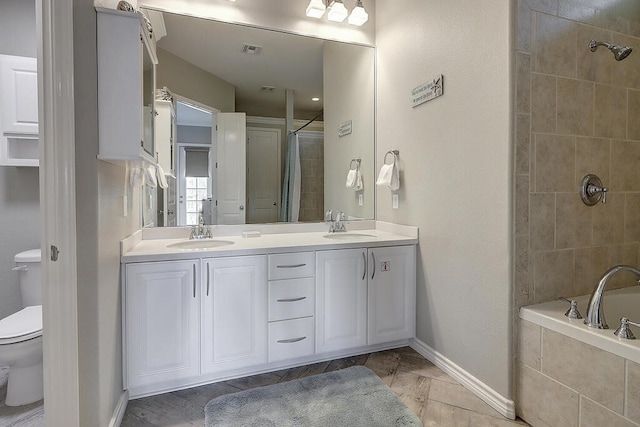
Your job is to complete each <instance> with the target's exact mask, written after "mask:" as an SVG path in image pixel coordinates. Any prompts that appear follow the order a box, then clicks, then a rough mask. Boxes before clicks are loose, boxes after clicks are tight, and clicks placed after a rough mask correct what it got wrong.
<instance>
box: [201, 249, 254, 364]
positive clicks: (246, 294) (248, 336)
mask: <svg viewBox="0 0 640 427" xmlns="http://www.w3.org/2000/svg"><path fill="white" fill-rule="evenodd" d="M202 268H203V277H202V309H203V323H202V333H203V337H202V345H203V348H202V370H203V373H212V372H220V371H223V370H228V369H236V368H242V367H246V366H252V365H257V364H260V363H266V361H267V257H266V256H265V255H261V256H242V257H231V258H208V259H203V260H202Z"/></svg>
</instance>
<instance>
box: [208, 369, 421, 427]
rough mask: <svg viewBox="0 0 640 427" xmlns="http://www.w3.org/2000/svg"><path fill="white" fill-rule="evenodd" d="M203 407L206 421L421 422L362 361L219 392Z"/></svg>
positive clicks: (298, 425)
mask: <svg viewBox="0 0 640 427" xmlns="http://www.w3.org/2000/svg"><path fill="white" fill-rule="evenodd" d="M204 412H205V426H206V427H222V426H225V427H226V426H229V427H231V426H233V427H294V426H295V427H316V426H317V427H328V426H349V427H392V426H416V427H421V426H422V423H421V422H420V420H419V419H418V417H416V416H415V415H414V414H413V413H412V412H411V411H410V410H409V408H407V407H406V406H405V405H404V404H403V403H402V401H400V399H399V398H398V396H396V394H395V393H394V392H393V391H392V390H391V389H390V388H389V387H387V385H386V384H385V383H383V382H382V380H381V379H380V378H378V376H377V375H376V374H375V373H373V372H372V371H371V370H370V369H368V368H365V367H363V366H353V367H351V368H347V369H343V370H340V371H334V372H327V373H324V374H320V375H315V376H311V377H306V378H300V379H297V380H293V381H288V382H284V383H279V384H274V385H270V386H265V387H260V388H255V389H252V390H246V391H242V392H239V393H233V394H227V395H224V396H220V397H217V398H215V399H213V400H211V401H210V402H209V403H207V405H206V406H205V408H204Z"/></svg>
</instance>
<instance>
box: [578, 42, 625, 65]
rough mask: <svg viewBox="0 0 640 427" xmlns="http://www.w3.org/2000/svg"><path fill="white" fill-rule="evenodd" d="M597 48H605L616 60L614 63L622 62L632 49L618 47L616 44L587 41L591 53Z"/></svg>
mask: <svg viewBox="0 0 640 427" xmlns="http://www.w3.org/2000/svg"><path fill="white" fill-rule="evenodd" d="M598 46H605V47H606V48H607V49H609V50H610V51H611V52H612V53H613V56H614V58H616V61H622V60H623V59H625V58H626V57H627V56H629V55H631V52H633V48H631V47H630V46H618V45H617V44H611V43H607V42H597V41H595V40H591V41H589V49H591V52H595V51H596V49H598Z"/></svg>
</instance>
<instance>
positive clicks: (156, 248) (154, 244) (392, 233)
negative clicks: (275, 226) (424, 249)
mask: <svg viewBox="0 0 640 427" xmlns="http://www.w3.org/2000/svg"><path fill="white" fill-rule="evenodd" d="M368 223H369V224H366V225H369V226H371V225H373V226H374V228H360V227H357V226H355V227H350V226H349V224H348V223H347V230H348V231H347V232H346V233H333V234H340V237H339V239H335V238H327V237H325V236H327V235H329V234H330V233H328V232H327V231H326V230H325V231H302V232H295V231H293V232H291V231H290V230H288V231H286V232H280V233H268V232H265V231H269V229H268V228H265V227H262V231H261V232H262V234H261V235H260V237H242V235H241V232H240V233H238V234H237V235H228V233H225V232H224V230H220V232H219V233H218V234H217V233H216V229H214V232H213V239H212V240H224V241H229V242H232V244H229V245H226V246H220V247H217V248H206V249H180V248H175V247H169V246H168V245H171V244H175V243H179V242H186V241H189V239H188V238H185V237H176V234H178V235H184V234H185V233H186V234H187V235H188V230H189V228H183V229H167V230H165V232H164V233H163V231H162V229H156V230H154V231H153V233H152V234H153V237H154V238H150V239H147V238H143V235H144V233H140V232H137V233H134V234H133V235H132V236H130V237H128V238H127V239H125V240H123V241H122V245H121V247H122V252H121V253H122V257H121V262H122V263H124V264H126V263H130V262H147V261H171V260H184V259H194V258H203V257H222V256H242V255H261V254H268V253H286V252H300V251H313V250H330V249H349V248H362V247H367V248H372V247H380V246H390V245H391V246H395V245H411V244H417V243H418V229H417V227H410V226H402V225H396V224H389V223H383V222H379V221H376V222H374V221H368ZM362 225H363V226H366V225H365V224H362ZM279 227H280V228H281V227H282V226H281V225H280V226H279ZM323 228H326V227H323ZM300 229H301V230H305V229H304V228H300ZM185 230H186V231H185ZM147 234H150V233H147ZM163 234H164V236H167V238H163ZM350 235H353V237H350ZM363 235H370V236H371V237H368V236H363Z"/></svg>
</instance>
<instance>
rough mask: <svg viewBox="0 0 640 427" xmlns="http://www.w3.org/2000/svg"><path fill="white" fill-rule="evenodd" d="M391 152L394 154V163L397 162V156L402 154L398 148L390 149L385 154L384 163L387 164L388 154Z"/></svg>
mask: <svg viewBox="0 0 640 427" xmlns="http://www.w3.org/2000/svg"><path fill="white" fill-rule="evenodd" d="M389 154H391V155H392V156H393V163H395V162H396V158H397V157H398V154H400V152H399V151H398V150H389V151H387V152H386V153H385V155H384V160H383V161H382V163H384V164H385V165H386V164H387V156H388V155H389Z"/></svg>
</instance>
